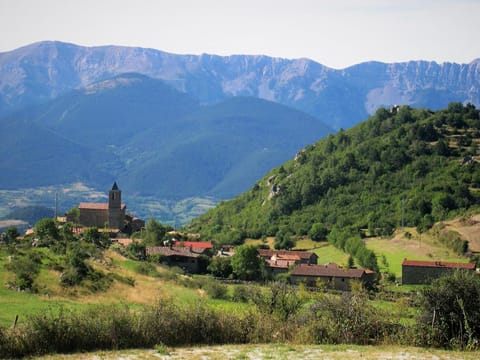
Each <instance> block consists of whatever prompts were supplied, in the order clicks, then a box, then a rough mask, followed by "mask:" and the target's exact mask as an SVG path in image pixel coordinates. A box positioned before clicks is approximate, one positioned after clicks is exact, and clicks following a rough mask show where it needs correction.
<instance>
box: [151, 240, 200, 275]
mask: <svg viewBox="0 0 480 360" xmlns="http://www.w3.org/2000/svg"><path fill="white" fill-rule="evenodd" d="M206 250H207V249H206V248H202V247H193V246H188V247H184V246H149V247H147V248H146V250H145V252H146V255H147V256H152V255H159V256H160V257H161V258H162V260H163V261H164V262H166V263H167V264H168V265H169V266H179V267H181V268H182V269H184V270H185V271H187V272H189V273H198V272H202V271H204V270H205V269H204V267H206V263H205V262H204V258H203V256H202V255H204V256H208V255H207V254H208V252H206Z"/></svg>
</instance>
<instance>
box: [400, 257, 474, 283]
mask: <svg viewBox="0 0 480 360" xmlns="http://www.w3.org/2000/svg"><path fill="white" fill-rule="evenodd" d="M475 267H476V266H475V264H474V263H471V264H469V263H452V262H444V261H416V260H407V259H405V260H403V262H402V284H405V285H418V284H430V283H431V282H432V280H434V279H437V278H439V277H441V276H444V275H447V274H451V273H453V272H454V271H457V270H465V271H475Z"/></svg>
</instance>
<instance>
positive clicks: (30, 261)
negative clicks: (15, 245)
mask: <svg viewBox="0 0 480 360" xmlns="http://www.w3.org/2000/svg"><path fill="white" fill-rule="evenodd" d="M40 265H41V258H40V257H39V256H38V254H36V253H34V252H32V251H31V252H29V253H28V254H27V255H23V256H22V255H17V256H15V257H14V258H13V260H12V262H11V263H10V264H9V266H8V269H9V270H11V271H13V273H14V274H15V286H16V287H17V288H19V289H20V290H31V289H33V284H34V281H35V278H36V277H37V276H38V274H39V273H40Z"/></svg>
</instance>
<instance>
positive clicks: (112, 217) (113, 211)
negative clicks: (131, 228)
mask: <svg viewBox="0 0 480 360" xmlns="http://www.w3.org/2000/svg"><path fill="white" fill-rule="evenodd" d="M124 220H125V206H122V192H121V190H120V189H119V188H118V185H117V182H116V181H115V182H114V183H113V186H112V190H110V191H109V192H108V227H109V228H111V229H119V230H122V229H123V227H124Z"/></svg>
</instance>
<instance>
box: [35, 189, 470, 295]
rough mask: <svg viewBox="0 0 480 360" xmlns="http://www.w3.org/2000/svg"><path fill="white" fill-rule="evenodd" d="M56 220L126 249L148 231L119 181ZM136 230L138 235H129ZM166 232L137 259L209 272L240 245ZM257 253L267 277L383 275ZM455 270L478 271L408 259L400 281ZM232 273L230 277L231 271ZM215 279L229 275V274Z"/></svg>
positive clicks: (342, 285) (336, 285)
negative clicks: (103, 195)
mask: <svg viewBox="0 0 480 360" xmlns="http://www.w3.org/2000/svg"><path fill="white" fill-rule="evenodd" d="M57 221H58V222H59V223H66V222H69V223H72V224H75V226H74V228H73V230H72V231H73V232H74V233H76V234H78V235H80V234H82V233H83V232H84V231H85V230H86V229H89V228H95V229H97V231H98V232H100V233H103V234H104V235H105V236H107V234H108V239H109V241H110V242H111V243H112V244H118V246H120V247H123V248H127V247H132V246H133V247H135V244H136V245H139V244H141V243H142V241H143V239H142V235H143V233H144V232H145V221H144V220H142V219H139V218H136V217H134V216H132V215H130V214H128V213H127V207H126V204H124V203H122V191H121V190H120V189H119V187H118V185H117V183H116V182H115V183H114V184H113V186H112V188H111V189H110V190H109V192H108V202H107V203H87V202H82V203H80V204H79V205H78V207H77V208H76V209H73V211H70V212H68V213H67V214H66V216H65V217H58V218H57ZM26 234H27V235H34V230H33V229H29V230H27V232H26ZM132 234H136V235H137V236H132V237H128V235H132ZM165 235H166V236H165V238H164V239H162V240H161V246H160V245H158V246H143V247H142V246H140V247H138V246H137V247H136V249H137V250H136V251H137V257H138V259H140V260H153V261H157V262H159V263H163V264H165V265H168V266H172V267H173V266H176V267H179V268H181V269H182V270H184V271H185V272H186V273H188V274H199V273H207V272H208V270H207V267H208V264H210V263H211V262H212V261H215V259H217V258H230V257H232V256H233V255H234V254H235V251H236V248H237V247H236V246H233V245H224V244H222V245H220V246H216V245H215V243H214V242H213V241H201V240H200V239H199V237H198V235H196V234H188V233H182V232H179V231H175V230H170V231H168V232H167V233H166V234H165ZM132 244H133V245H132ZM257 252H258V258H259V259H262V264H263V266H264V267H265V269H266V271H267V275H266V276H264V278H270V279H275V278H277V277H278V276H279V275H281V274H284V275H287V277H288V280H289V282H290V283H291V284H292V285H299V284H303V285H306V286H307V287H309V288H318V287H321V288H324V289H331V290H339V291H349V290H350V289H351V282H352V281H355V282H358V283H361V284H362V285H363V286H364V287H365V288H366V289H374V288H375V286H376V284H377V283H378V281H379V280H380V279H379V277H380V274H377V273H375V271H373V270H371V269H362V268H357V267H355V266H342V265H339V264H336V263H333V262H328V263H322V264H319V263H318V256H317V255H316V254H315V253H314V252H310V251H300V250H275V249H270V248H269V247H268V246H264V245H263V246H259V247H257ZM456 270H466V271H471V272H475V270H476V266H475V264H474V263H455V262H445V261H423V260H422V261H417V260H414V259H404V261H403V262H402V277H401V279H402V281H401V284H403V285H418V284H428V283H430V282H431V281H432V280H434V279H437V278H439V277H441V276H443V275H446V274H448V273H453V272H454V271H456ZM223 275H224V276H225V274H223ZM229 275H230V278H232V275H233V274H232V273H230V274H229ZM217 278H218V279H219V280H227V278H225V277H224V278H219V277H217ZM249 280H261V279H249ZM397 285H400V284H399V283H397Z"/></svg>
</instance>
